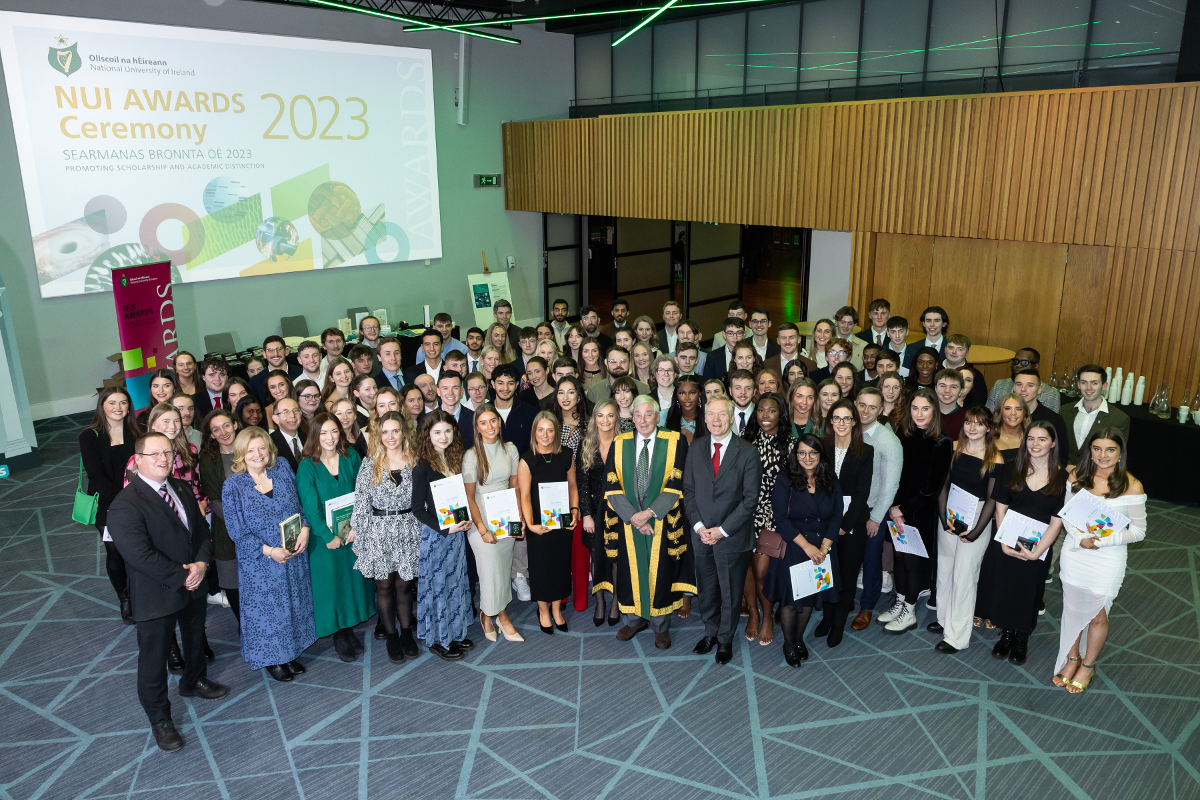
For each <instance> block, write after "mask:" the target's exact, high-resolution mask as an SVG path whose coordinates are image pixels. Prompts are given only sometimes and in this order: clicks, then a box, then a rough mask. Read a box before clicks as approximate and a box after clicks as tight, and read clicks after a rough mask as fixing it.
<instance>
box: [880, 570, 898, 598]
mask: <svg viewBox="0 0 1200 800" xmlns="http://www.w3.org/2000/svg"><path fill="white" fill-rule="evenodd" d="M894 588H896V583H895V581H893V580H892V573H890V572H885V573H883V588H882V589H880V590H879V593H880V594H891V593H892V589H894Z"/></svg>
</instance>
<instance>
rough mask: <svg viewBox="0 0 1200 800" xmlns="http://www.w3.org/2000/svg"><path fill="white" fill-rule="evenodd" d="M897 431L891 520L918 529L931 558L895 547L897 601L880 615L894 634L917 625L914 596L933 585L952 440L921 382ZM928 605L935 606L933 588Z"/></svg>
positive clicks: (931, 607)
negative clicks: (899, 461) (900, 454)
mask: <svg viewBox="0 0 1200 800" xmlns="http://www.w3.org/2000/svg"><path fill="white" fill-rule="evenodd" d="M896 435H897V437H898V438H899V439H900V446H901V447H903V448H904V467H903V468H902V469H901V470H900V486H899V488H897V489H896V497H895V499H893V500H892V508H891V517H892V522H894V523H895V524H896V525H911V526H912V527H914V528H916V529H917V530H918V531H919V532H920V534H921V542H922V543H923V544H924V545H925V552H927V553H928V554H929V558H921V557H920V556H918V555H914V554H912V553H903V552H900V551H899V549H897V551H896V556H895V562H894V563H895V567H896V602H895V604H893V605H892V608H891V610H889V611H885V612H883V613H882V614H880V615H879V621H880V622H882V623H883V629H884V631H885V632H886V633H892V634H899V633H904V632H905V631H910V630H912V629H913V628H915V627H917V616H916V611H915V609H916V607H917V599H918V598H919V597H920V596H921V595H922V594H923V593H924V592H925V591H926V590H927V589H930V588H931V583H932V581H933V578H934V576H936V574H937V560H936V556H937V549H936V542H937V524H938V523H937V514H938V506H937V498H938V494H939V493H940V492H941V491H942V486H943V485H945V483H946V475H947V473H949V472H950V459H951V457H952V456H953V454H954V443H953V442H951V441H950V440H949V439H947V438H946V437H945V436H943V435H942V415H941V412H940V411H939V410H938V399H937V395H935V394H934V393H933V392H932V391H931V390H929V389H927V388H925V387H921V388H919V389H917V390H916V391H915V392H914V393H913V396H912V399H910V400H909V401H908V413H906V414H905V415H904V417H903V418H902V419H901V420H900V424H899V430H897V431H896ZM927 607H928V608H930V609H933V610H936V608H937V592H936V589H935V590H934V592H933V593H932V594H931V595H930V597H929V601H928V603H927Z"/></svg>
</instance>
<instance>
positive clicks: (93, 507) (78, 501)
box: [71, 456, 100, 525]
mask: <svg viewBox="0 0 1200 800" xmlns="http://www.w3.org/2000/svg"><path fill="white" fill-rule="evenodd" d="M99 508H100V493H99V492H96V493H95V494H88V493H87V492H85V491H84V490H83V456H80V457H79V481H78V482H77V483H76V484H75V505H73V506H72V507H71V519H73V520H75V521H76V522H78V523H79V524H80V525H95V524H96V512H97V511H98V510H99Z"/></svg>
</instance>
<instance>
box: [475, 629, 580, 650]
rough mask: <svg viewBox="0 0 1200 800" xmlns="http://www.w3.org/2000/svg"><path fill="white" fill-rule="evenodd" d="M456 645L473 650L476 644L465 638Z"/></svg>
mask: <svg viewBox="0 0 1200 800" xmlns="http://www.w3.org/2000/svg"><path fill="white" fill-rule="evenodd" d="M563 630H566V629H565V628H564V629H563ZM455 644H456V645H458V649H459V650H470V649H471V648H473V647H474V646H475V643H474V642H472V641H471V640H470V639H468V638H466V637H465V636H464V637H463V638H462V639H459V640H458V641H457V642H455Z"/></svg>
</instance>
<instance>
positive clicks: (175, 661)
mask: <svg viewBox="0 0 1200 800" xmlns="http://www.w3.org/2000/svg"><path fill="white" fill-rule="evenodd" d="M184 666H186V665H185V664H184V663H183V653H181V652H179V641H178V640H176V639H175V638H174V637H172V639H171V649H170V650H169V651H167V672H169V673H171V674H172V675H179V674H181V673H182V672H183V668H184Z"/></svg>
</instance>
